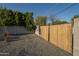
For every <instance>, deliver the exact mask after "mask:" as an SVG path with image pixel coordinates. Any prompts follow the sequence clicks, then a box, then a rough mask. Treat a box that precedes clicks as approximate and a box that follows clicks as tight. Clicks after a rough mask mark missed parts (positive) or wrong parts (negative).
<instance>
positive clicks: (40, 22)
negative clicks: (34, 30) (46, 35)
mask: <svg viewBox="0 0 79 59" xmlns="http://www.w3.org/2000/svg"><path fill="white" fill-rule="evenodd" d="M46 20H47V17H46V16H38V17H37V18H36V20H35V23H36V25H39V26H41V25H46Z"/></svg>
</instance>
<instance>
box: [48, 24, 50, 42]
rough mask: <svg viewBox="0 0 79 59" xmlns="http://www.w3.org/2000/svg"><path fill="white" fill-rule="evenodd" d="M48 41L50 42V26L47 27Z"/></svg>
mask: <svg viewBox="0 0 79 59" xmlns="http://www.w3.org/2000/svg"><path fill="white" fill-rule="evenodd" d="M48 41H50V25H48Z"/></svg>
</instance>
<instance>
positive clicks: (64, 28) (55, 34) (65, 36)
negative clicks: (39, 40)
mask: <svg viewBox="0 0 79 59" xmlns="http://www.w3.org/2000/svg"><path fill="white" fill-rule="evenodd" d="M40 29H41V37H43V38H44V39H45V40H47V41H48V26H40ZM49 37H50V42H51V43H52V44H54V45H55V46H57V47H59V48H61V49H63V50H65V51H67V52H69V53H72V26H71V24H61V25H51V26H50V36H49Z"/></svg>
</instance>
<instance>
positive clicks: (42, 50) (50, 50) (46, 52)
mask: <svg viewBox="0 0 79 59" xmlns="http://www.w3.org/2000/svg"><path fill="white" fill-rule="evenodd" d="M28 43H31V42H28ZM35 43H36V45H33V44H31V45H30V47H31V46H32V48H31V49H29V50H26V49H22V50H20V52H19V53H18V56H72V54H71V53H69V52H67V51H65V50H63V49H61V48H59V47H57V46H55V45H54V44H52V43H50V42H48V41H46V40H44V39H43V38H40V40H39V41H38V42H37V41H36V42H35ZM39 44H41V45H40V46H39ZM27 45H28V44H27ZM27 48H29V47H27ZM31 51H32V52H31Z"/></svg>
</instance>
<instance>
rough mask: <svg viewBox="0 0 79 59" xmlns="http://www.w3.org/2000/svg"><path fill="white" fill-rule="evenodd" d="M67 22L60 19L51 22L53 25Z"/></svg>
mask: <svg viewBox="0 0 79 59" xmlns="http://www.w3.org/2000/svg"><path fill="white" fill-rule="evenodd" d="M66 23H68V22H67V21H61V20H56V21H54V22H53V25H57V24H66Z"/></svg>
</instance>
